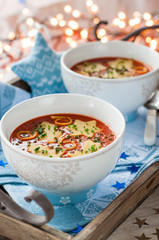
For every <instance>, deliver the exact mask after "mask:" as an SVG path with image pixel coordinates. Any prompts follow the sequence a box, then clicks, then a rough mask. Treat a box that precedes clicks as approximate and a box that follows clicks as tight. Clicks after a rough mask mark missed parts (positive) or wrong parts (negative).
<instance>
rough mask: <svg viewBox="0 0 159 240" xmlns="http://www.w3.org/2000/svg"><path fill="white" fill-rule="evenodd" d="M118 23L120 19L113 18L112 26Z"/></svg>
mask: <svg viewBox="0 0 159 240" xmlns="http://www.w3.org/2000/svg"><path fill="white" fill-rule="evenodd" d="M119 23H120V19H119V18H114V20H113V25H114V26H118V25H119Z"/></svg>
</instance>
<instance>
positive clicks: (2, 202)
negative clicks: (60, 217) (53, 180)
mask: <svg viewBox="0 0 159 240" xmlns="http://www.w3.org/2000/svg"><path fill="white" fill-rule="evenodd" d="M24 199H25V201H26V202H28V203H30V202H31V201H32V200H33V201H35V202H36V203H37V204H38V205H39V206H40V207H41V208H42V210H43V211H44V213H45V216H39V215H36V214H33V213H31V212H28V211H26V210H25V209H24V208H22V207H21V206H19V205H18V204H17V203H16V202H14V201H13V199H12V198H11V197H10V196H9V195H8V194H7V192H6V191H5V190H4V189H3V187H2V186H1V188H0V212H1V213H4V214H7V215H9V216H12V217H14V218H17V219H20V220H22V221H24V222H27V223H30V224H33V225H35V226H41V225H43V224H46V223H48V222H49V221H50V220H51V219H52V218H53V216H54V208H53V205H52V204H51V202H50V201H49V200H48V198H47V197H45V196H44V195H43V194H42V193H40V192H38V191H36V190H31V191H30V192H29V194H28V195H27V196H26V197H25V198H24Z"/></svg>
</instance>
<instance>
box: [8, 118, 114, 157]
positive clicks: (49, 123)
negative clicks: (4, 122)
mask: <svg viewBox="0 0 159 240" xmlns="http://www.w3.org/2000/svg"><path fill="white" fill-rule="evenodd" d="M115 138H116V136H115V133H114V132H113V131H112V130H111V129H110V127H108V126H107V125H105V124H104V123H103V122H101V121H99V120H97V119H94V118H91V117H88V116H84V115H76V114H55V115H46V116H41V117H38V118H35V119H31V120H29V121H27V122H25V123H23V124H21V125H20V126H18V127H17V128H16V129H15V130H14V131H13V133H12V134H11V136H10V142H11V143H12V144H13V145H15V146H16V147H17V148H20V149H21V150H23V151H27V152H30V153H32V154H35V155H41V156H46V157H50V158H65V157H75V156H81V155H84V154H89V153H94V152H96V151H98V150H100V149H102V148H105V147H106V146H108V145H109V144H111V143H112V142H113V141H114V140H115Z"/></svg>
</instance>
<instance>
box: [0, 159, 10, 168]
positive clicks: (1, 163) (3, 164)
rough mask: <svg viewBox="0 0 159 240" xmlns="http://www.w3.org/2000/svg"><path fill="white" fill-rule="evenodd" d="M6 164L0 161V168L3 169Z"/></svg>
mask: <svg viewBox="0 0 159 240" xmlns="http://www.w3.org/2000/svg"><path fill="white" fill-rule="evenodd" d="M7 164H8V163H5V162H3V160H0V166H2V167H5V165H7Z"/></svg>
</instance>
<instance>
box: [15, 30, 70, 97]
mask: <svg viewBox="0 0 159 240" xmlns="http://www.w3.org/2000/svg"><path fill="white" fill-rule="evenodd" d="M60 58H61V56H60V55H59V54H56V53H55V52H53V51H52V49H51V48H50V47H49V46H48V44H47V42H46V41H45V39H44V38H43V36H42V34H41V33H38V34H37V36H36V39H35V45H34V47H33V48H32V50H31V53H30V54H29V55H28V56H27V57H26V58H25V59H22V60H21V61H19V62H16V63H15V64H14V65H13V66H12V68H11V69H12V71H13V72H14V73H16V74H17V75H18V76H19V77H20V78H21V79H22V80H24V81H25V82H27V83H28V85H29V86H30V87H31V94H32V97H36V96H40V95H44V94H51V93H66V92H67V90H66V88H65V85H64V83H63V80H62V77H61V68H60Z"/></svg>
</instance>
